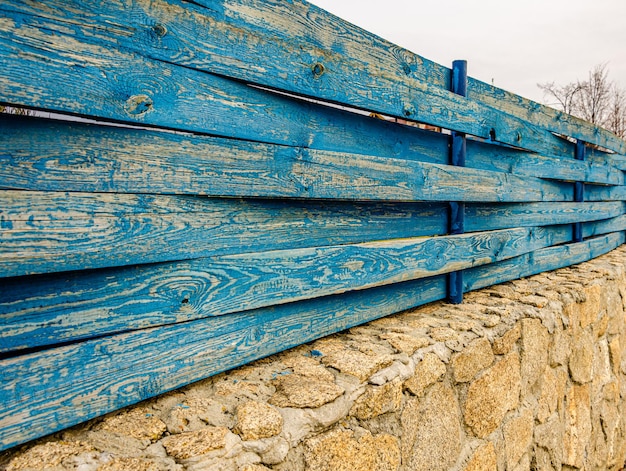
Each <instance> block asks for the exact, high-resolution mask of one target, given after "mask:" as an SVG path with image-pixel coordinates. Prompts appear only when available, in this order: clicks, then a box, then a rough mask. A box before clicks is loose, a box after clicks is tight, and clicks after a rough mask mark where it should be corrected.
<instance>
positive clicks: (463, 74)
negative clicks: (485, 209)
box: [448, 60, 467, 304]
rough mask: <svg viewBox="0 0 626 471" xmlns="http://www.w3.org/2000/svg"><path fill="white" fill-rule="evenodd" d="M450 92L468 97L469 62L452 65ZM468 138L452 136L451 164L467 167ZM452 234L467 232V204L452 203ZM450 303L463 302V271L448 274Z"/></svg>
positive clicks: (458, 133) (450, 229)
mask: <svg viewBox="0 0 626 471" xmlns="http://www.w3.org/2000/svg"><path fill="white" fill-rule="evenodd" d="M451 79H452V80H451V82H452V83H451V84H450V90H451V91H452V92H453V93H456V94H457V95H460V96H464V97H465V96H467V61H464V60H457V61H454V62H453V63H452V77H451ZM466 154H467V150H466V137H465V133H462V132H456V131H452V135H451V136H450V160H449V164H450V165H454V166H456V167H465V156H466ZM449 215H450V218H449V227H448V232H449V233H450V234H463V233H464V232H465V203H462V202H450V211H449ZM448 301H449V302H450V303H452V304H460V303H462V302H463V271H462V270H459V271H456V272H452V273H449V274H448Z"/></svg>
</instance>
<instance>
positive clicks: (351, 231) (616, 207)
mask: <svg viewBox="0 0 626 471" xmlns="http://www.w3.org/2000/svg"><path fill="white" fill-rule="evenodd" d="M623 213H624V203H622V202H601V203H523V204H520V203H514V204H468V205H467V207H466V223H465V227H466V231H467V232H477V231H482V230H495V229H505V228H513V227H522V226H524V227H529V226H540V225H555V224H567V223H573V222H583V221H592V220H602V219H608V218H612V217H615V216H618V215H621V214H623ZM447 218H448V208H447V205H446V204H445V203H367V202H362V203H353V202H341V201H337V202H321V201H311V202H306V201H301V200H291V201H278V200H241V199H230V198H226V199H223V198H204V197H192V196H158V195H126V194H112V193H95V194H91V193H60V192H30V191H29V192H26V191H13V190H8V191H0V222H1V227H0V240H1V241H2V244H0V267H1V268H2V270H0V273H1V274H2V275H0V277H9V276H21V275H28V274H35V273H53V272H59V271H70V270H82V269H93V268H106V267H116V266H125V265H133V264H145V263H156V262H168V261H175V260H188V259H194V258H199V257H212V256H217V255H225V254H235V253H241V252H260V251H270V250H281V249H287V248H302V247H314V246H330V245H340V244H349V243H357V242H367V241H371V240H382V239H396V238H407V237H419V236H433V235H443V234H445V233H446V232H447V225H448V221H447Z"/></svg>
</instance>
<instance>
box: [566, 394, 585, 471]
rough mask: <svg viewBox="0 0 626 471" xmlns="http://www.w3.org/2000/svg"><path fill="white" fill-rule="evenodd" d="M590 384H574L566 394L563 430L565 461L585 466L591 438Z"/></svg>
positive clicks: (569, 463)
mask: <svg viewBox="0 0 626 471" xmlns="http://www.w3.org/2000/svg"><path fill="white" fill-rule="evenodd" d="M589 390H590V387H589V384H584V385H578V384H574V385H572V387H571V388H570V389H569V391H568V392H567V395H566V403H567V405H566V409H565V427H564V432H563V463H565V464H567V465H569V466H574V467H578V468H583V467H584V466H585V457H586V449H587V445H588V443H589V441H590V438H591V398H590V395H589V392H590V391H589Z"/></svg>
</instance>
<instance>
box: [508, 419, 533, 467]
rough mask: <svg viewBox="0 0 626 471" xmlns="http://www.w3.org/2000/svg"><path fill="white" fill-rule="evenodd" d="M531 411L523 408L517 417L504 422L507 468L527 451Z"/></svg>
mask: <svg viewBox="0 0 626 471" xmlns="http://www.w3.org/2000/svg"><path fill="white" fill-rule="evenodd" d="M533 423H534V418H533V413H532V411H531V410H530V409H525V410H524V411H523V412H522V414H521V415H520V416H519V417H516V418H514V419H511V420H509V421H508V422H506V423H505V424H504V427H503V433H504V445H505V450H506V466H507V469H513V468H514V467H515V466H516V465H517V464H518V463H519V461H520V459H521V458H522V456H523V455H524V453H526V451H528V448H529V447H530V444H531V442H532V438H533Z"/></svg>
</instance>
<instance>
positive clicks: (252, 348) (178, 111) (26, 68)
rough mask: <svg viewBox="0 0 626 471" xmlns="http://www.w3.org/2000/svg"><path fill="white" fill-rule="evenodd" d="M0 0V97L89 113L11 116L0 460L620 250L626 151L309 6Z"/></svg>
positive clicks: (263, 0)
mask: <svg viewBox="0 0 626 471" xmlns="http://www.w3.org/2000/svg"><path fill="white" fill-rule="evenodd" d="M0 10H1V11H2V28H0V52H1V54H0V104H10V105H17V106H19V105H22V106H27V107H32V108H37V109H40V110H43V111H55V112H59V113H64V114H72V115H76V116H80V117H87V118H89V119H95V120H96V121H92V122H90V123H89V124H88V123H85V122H76V121H67V120H66V121H57V120H52V119H46V118H43V117H41V118H37V117H33V116H28V117H16V116H0V143H1V144H0V358H2V359H0V449H4V448H8V447H11V446H14V445H17V444H19V443H23V442H24V441H26V440H30V439H33V438H36V437H39V436H41V435H44V434H47V433H50V432H52V431H55V430H59V429H61V428H64V427H67V426H70V425H74V424H76V423H78V422H80V421H83V420H87V419H89V418H92V417H96V416H98V415H101V414H104V413H107V412H110V411H112V410H114V409H116V408H119V407H123V406H126V405H129V404H132V403H135V402H137V401H140V400H142V399H145V398H148V397H152V396H154V395H157V394H159V393H162V392H165V391H168V390H170V389H172V388H176V387H178V386H182V385H185V384H188V383H189V382H191V381H195V380H198V379H201V378H203V377H206V376H209V375H212V374H216V373H218V372H220V371H223V370H224V369H228V368H231V367H234V366H237V365H241V364H244V363H246V362H248V361H251V360H254V359H257V358H260V357H263V356H266V355H270V354H272V353H275V352H278V351H280V350H282V349H285V348H289V347H291V346H294V345H297V344H300V343H302V342H306V341H308V340H312V339H315V338H318V337H320V336H323V335H327V334H329V333H332V332H336V331H338V330H341V329H345V328H347V327H350V326H354V325H357V324H360V323H363V322H367V321H369V320H372V319H375V318H378V317H381V316H385V315H389V314H392V313H394V312H398V311H400V310H404V309H409V308H412V307H415V306H418V305H421V304H424V303H428V302H432V301H436V300H444V299H457V300H460V298H461V296H462V293H463V291H468V290H471V289H477V288H479V287H484V286H489V285H491V284H494V283H500V282H502V281H506V280H511V279H514V278H517V277H521V276H528V275H530V274H533V273H538V272H540V271H543V270H552V269H555V268H558V267H563V266H568V265H571V264H574V263H579V262H582V261H584V260H588V259H590V258H593V257H595V256H598V255H600V254H602V253H606V252H607V251H609V250H611V249H613V248H615V247H617V246H618V245H620V244H622V243H624V237H625V234H626V185H625V184H624V171H625V170H626V157H625V156H624V155H623V154H625V153H626V144H625V143H624V142H623V141H622V140H620V139H618V138H617V137H615V136H613V135H611V134H610V133H609V132H608V131H606V130H603V129H599V128H596V127H595V126H593V125H592V124H589V123H585V122H583V121H581V120H579V119H577V118H573V117H571V116H566V115H564V114H563V113H560V112H558V111H555V110H552V109H550V108H547V107H545V106H543V105H539V104H537V103H533V102H531V101H529V100H526V99H524V98H522V97H519V96H516V95H514V94H511V93H509V92H506V91H504V90H500V89H498V88H495V87H492V86H490V85H488V84H485V83H483V82H480V81H478V80H475V79H472V78H467V83H466V85H467V89H466V91H463V85H464V83H465V81H464V80H463V79H462V76H463V75H464V74H457V73H456V72H454V73H452V71H451V70H450V69H448V68H446V67H443V66H440V65H438V64H435V63H432V62H430V61H428V60H426V59H424V58H421V57H419V56H417V55H415V54H413V53H411V52H409V51H406V50H404V49H401V48H399V47H397V46H395V45H393V44H390V43H388V42H386V41H384V40H382V39H380V38H378V37H377V36H375V35H373V34H371V33H368V32H366V31H363V30H361V29H359V28H356V27H354V26H352V25H350V24H348V23H346V22H345V21H343V20H341V19H338V18H336V17H334V16H332V15H329V14H328V13H326V12H324V11H323V10H320V9H319V8H317V7H314V6H312V5H310V4H308V3H306V2H304V1H302V0H289V1H287V0H196V1H194V2H187V1H183V0H156V1H153V0H133V1H132V2H99V1H95V0H88V1H78V0H69V1H66V0H63V1H62V0H50V1H48V2H21V1H18V0H5V1H4V2H3V3H2V5H1V6H0ZM455 68H456V69H463V68H464V64H456V67H453V69H455ZM451 74H452V75H451ZM59 77H63V80H59V79H58V78H59ZM459 79H461V80H459ZM451 81H452V82H456V83H457V86H455V88H453V89H452V90H451V89H450V87H451ZM465 95H467V96H465ZM330 104H332V106H330ZM337 105H341V106H337ZM342 106H343V108H342ZM370 114H372V116H370ZM381 115H382V116H381ZM394 118H402V119H408V120H410V121H399V122H396V120H395V119H394ZM416 122H420V123H425V124H428V125H431V126H441V127H443V128H445V129H446V130H449V131H451V132H452V136H453V137H452V138H450V134H447V133H445V132H444V133H440V132H433V131H429V130H425V129H420V128H418V127H417V125H416ZM574 141H577V142H579V144H578V145H577V144H573V142H574ZM582 142H587V143H588V144H589V146H588V147H587V148H586V149H587V154H588V155H587V158H586V159H577V158H575V155H576V148H577V146H578V149H579V152H580V145H581V144H580V143H582ZM601 149H604V150H601ZM606 149H609V150H610V151H614V152H616V153H612V152H609V151H606ZM583 185H584V195H582V194H581V193H583V192H581V191H580V190H582V189H583ZM451 212H452V213H453V215H456V217H453V218H452V221H451V220H450V219H449V216H450V213H451ZM572 225H575V226H576V227H577V228H578V229H577V230H578V232H577V237H576V239H577V240H580V242H576V243H570V242H571V238H572V237H571V236H572V234H571V229H572ZM460 270H463V271H462V273H463V276H462V277H460V276H456V277H455V278H454V280H453V281H452V283H450V284H449V283H448V280H447V274H450V273H461V271H460ZM451 287H452V288H453V289H450V288H451ZM451 294H452V297H450V298H449V296H450V295H451ZM148 359H150V360H149V361H148ZM51 372H54V373H55V374H50V373H51ZM70 379H71V380H70ZM68 405H71V406H70V407H68ZM16 411H19V413H17V412H16Z"/></svg>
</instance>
